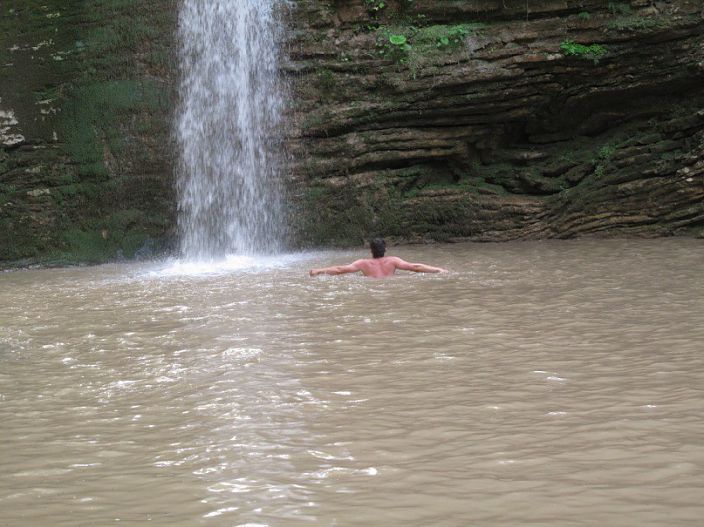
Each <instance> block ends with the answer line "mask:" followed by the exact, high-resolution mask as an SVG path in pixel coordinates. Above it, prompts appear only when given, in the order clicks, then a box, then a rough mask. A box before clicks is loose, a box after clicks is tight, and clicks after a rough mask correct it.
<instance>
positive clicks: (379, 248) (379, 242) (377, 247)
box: [369, 238, 386, 258]
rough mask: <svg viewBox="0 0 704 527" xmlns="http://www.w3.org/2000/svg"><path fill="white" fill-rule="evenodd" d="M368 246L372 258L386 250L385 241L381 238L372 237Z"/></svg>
mask: <svg viewBox="0 0 704 527" xmlns="http://www.w3.org/2000/svg"><path fill="white" fill-rule="evenodd" d="M369 248H370V249H371V250H372V256H373V257H374V258H381V257H382V256H384V253H385V252H386V242H385V241H384V240H383V239H381V238H374V239H373V240H372V241H370V242H369Z"/></svg>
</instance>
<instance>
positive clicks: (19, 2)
mask: <svg viewBox="0 0 704 527" xmlns="http://www.w3.org/2000/svg"><path fill="white" fill-rule="evenodd" d="M175 10H176V2H175V1H172V0H148V1H147V0H137V1H126V0H92V1H88V2H86V1H83V0H80V1H79V0H41V1H38V0H4V1H3V2H2V5H0V262H2V261H5V262H7V261H12V260H21V259H30V260H32V261H34V260H40V261H42V260H43V261H46V262H57V263H61V262H69V261H94V262H95V261H103V260H106V259H112V258H116V257H117V258H119V257H120V256H124V257H131V256H134V255H135V253H137V254H139V253H140V252H141V253H144V254H147V253H149V252H152V251H155V250H158V249H159V245H160V244H163V240H164V239H166V238H167V237H168V234H169V232H170V231H171V229H172V225H173V222H174V208H175V206H174V200H173V196H172V190H171V189H172V187H173V185H172V182H171V172H172V170H171V163H170V160H171V148H170V133H171V132H170V119H171V108H172V106H173V88H172V86H173V84H174V83H173V76H174V67H173V62H174V61H173V59H172V40H173V28H174V27H175V24H176V11H175Z"/></svg>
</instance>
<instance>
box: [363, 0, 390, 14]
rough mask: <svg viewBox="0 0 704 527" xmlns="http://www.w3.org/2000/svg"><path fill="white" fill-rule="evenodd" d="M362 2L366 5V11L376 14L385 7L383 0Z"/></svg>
mask: <svg viewBox="0 0 704 527" xmlns="http://www.w3.org/2000/svg"><path fill="white" fill-rule="evenodd" d="M364 3H365V4H366V5H367V11H369V12H370V13H372V14H377V13H378V12H379V11H382V10H383V9H384V8H385V7H386V2H384V0H364Z"/></svg>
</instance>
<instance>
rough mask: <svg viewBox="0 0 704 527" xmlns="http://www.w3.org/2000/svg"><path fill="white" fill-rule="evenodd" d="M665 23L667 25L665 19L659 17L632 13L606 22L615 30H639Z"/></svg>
mask: <svg viewBox="0 0 704 527" xmlns="http://www.w3.org/2000/svg"><path fill="white" fill-rule="evenodd" d="M663 25H665V20H664V19H662V18H659V17H644V16H638V15H632V16H625V17H619V18H616V19H614V20H610V21H609V22H608V23H607V24H606V27H607V29H610V30H614V31H639V30H644V29H653V28H656V27H661V26H663Z"/></svg>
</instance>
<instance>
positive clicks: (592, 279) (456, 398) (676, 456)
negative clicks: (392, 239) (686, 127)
mask: <svg viewBox="0 0 704 527" xmlns="http://www.w3.org/2000/svg"><path fill="white" fill-rule="evenodd" d="M363 254H364V253H363V252H354V251H344V252H321V253H308V254H303V255H290V256H285V257H279V258H271V259H260V260H255V261H250V260H246V259H232V260H231V261H229V262H226V263H224V264H220V265H219V266H210V267H207V266H206V267H198V266H188V265H183V264H181V265H179V264H175V263H173V262H157V263H148V264H120V265H104V266H99V267H86V268H71V269H53V270H29V271H20V272H10V273H3V274H0V423H1V425H0V525H3V526H25V525H26V526H82V525H86V526H88V525H119V524H132V525H142V524H149V525H164V526H173V525H184V526H186V525H206V526H211V525H212V526H235V525H249V526H254V525H260V526H263V525H269V526H279V525H281V526H297V525H334V526H348V525H350V526H357V525H360V526H362V525H364V526H370V525H384V526H397V525H398V526H428V525H433V526H467V525H490V526H514V525H555V526H565V525H575V526H577V525H610V526H618V525H623V526H633V525H638V526H644V525H652V526H661V525H701V524H702V521H704V520H703V519H704V315H703V313H704V295H703V294H702V293H704V243H703V242H702V241H701V240H690V239H666V240H649V241H644V240H635V241H621V240H598V241H597V240H584V241H563V242H539V243H515V244H513V243H511V244H501V245H476V244H460V245H448V246H415V247H403V248H398V249H396V250H394V251H393V254H397V255H399V256H401V257H404V258H406V259H409V260H415V261H421V262H425V263H429V264H434V265H439V266H443V267H447V268H450V269H452V270H453V272H452V273H450V274H447V275H413V274H410V273H403V274H399V275H397V276H395V277H393V278H391V279H386V280H373V279H364V278H362V277H359V276H349V275H348V276H340V277H319V278H315V279H311V278H309V277H308V276H307V274H306V270H307V269H308V268H310V267H317V266H321V265H329V264H338V263H344V262H347V261H349V260H351V259H353V258H356V257H358V256H362V255H363Z"/></svg>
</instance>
